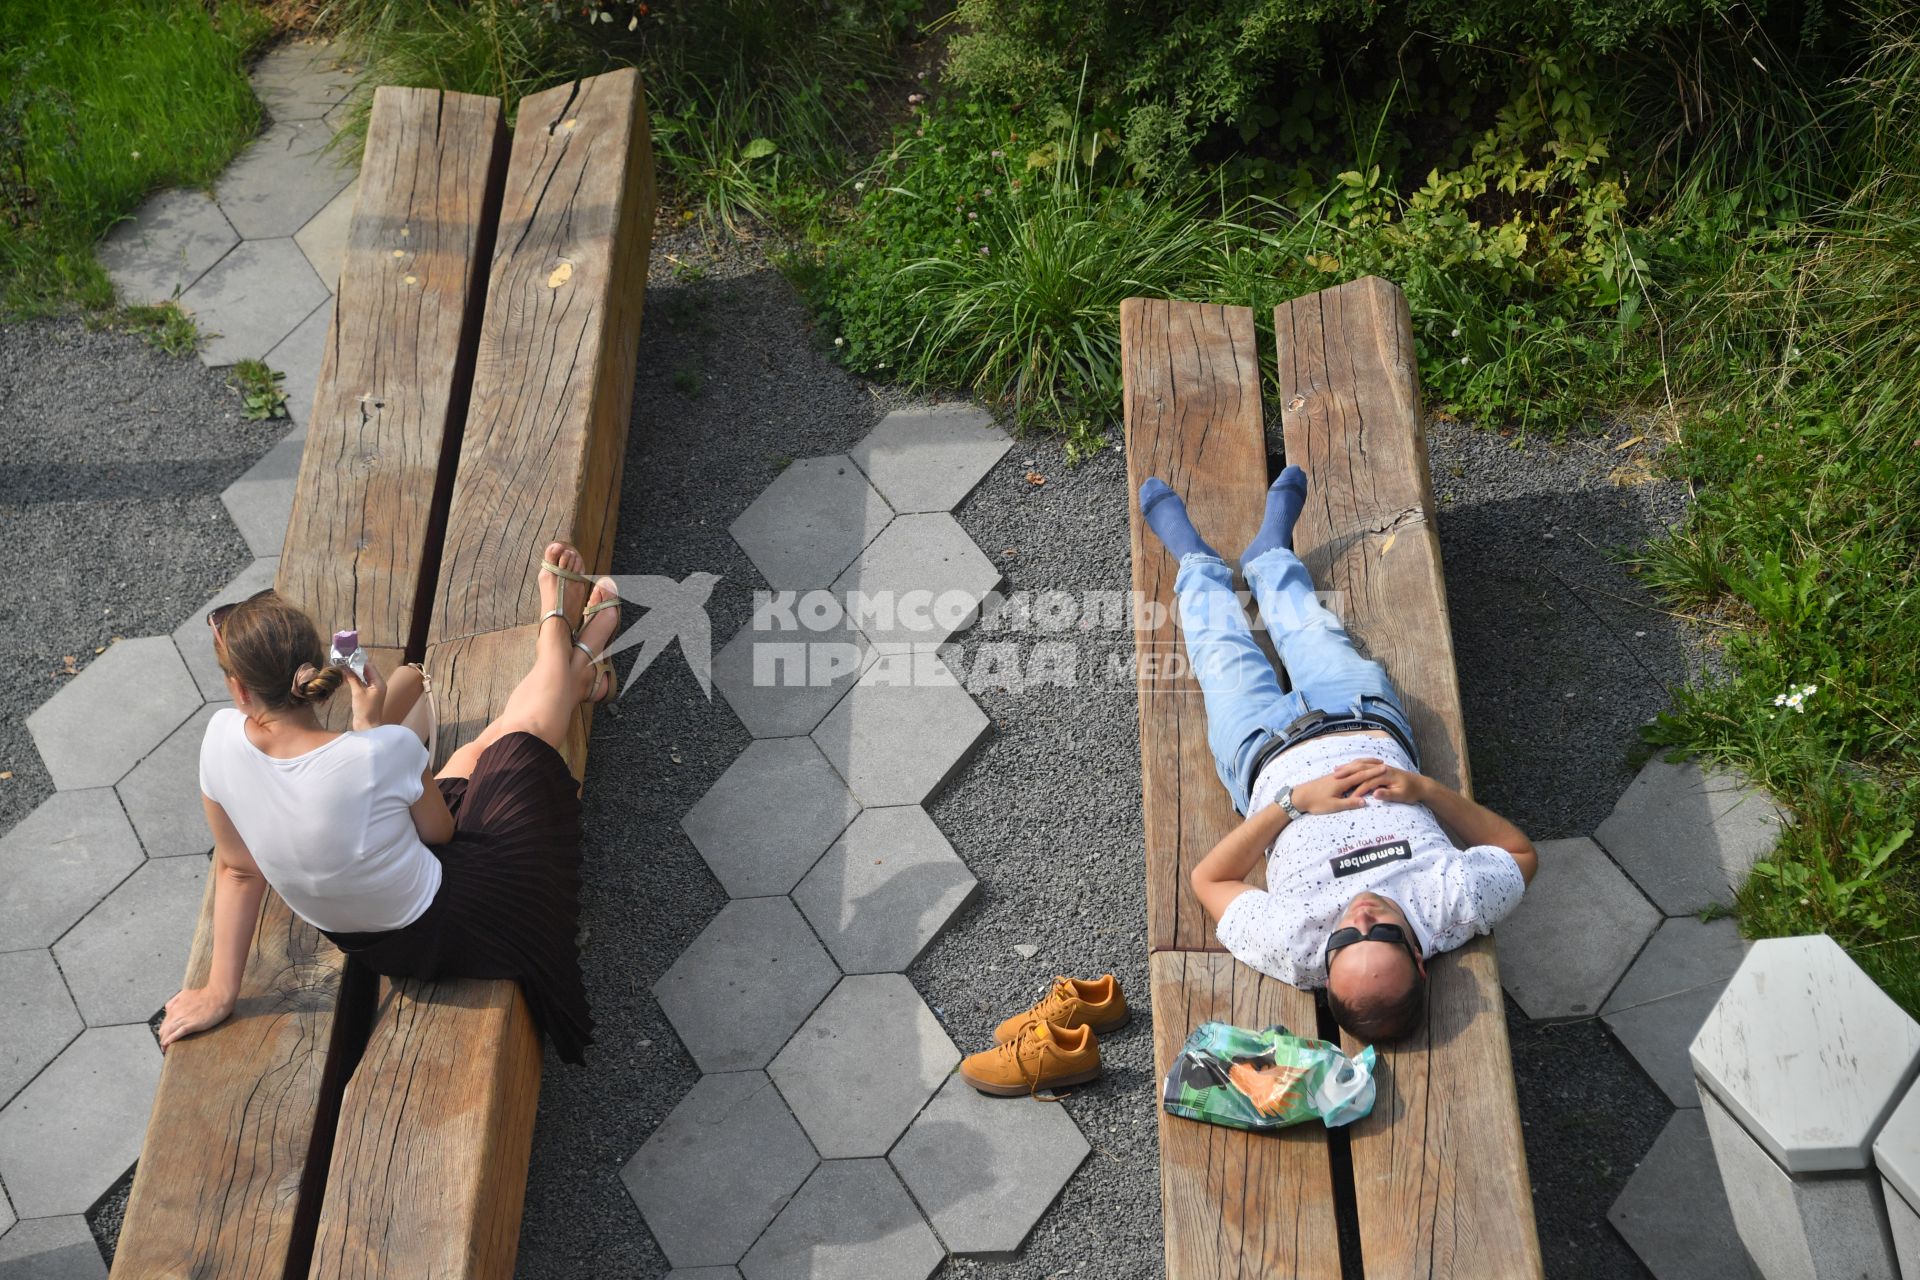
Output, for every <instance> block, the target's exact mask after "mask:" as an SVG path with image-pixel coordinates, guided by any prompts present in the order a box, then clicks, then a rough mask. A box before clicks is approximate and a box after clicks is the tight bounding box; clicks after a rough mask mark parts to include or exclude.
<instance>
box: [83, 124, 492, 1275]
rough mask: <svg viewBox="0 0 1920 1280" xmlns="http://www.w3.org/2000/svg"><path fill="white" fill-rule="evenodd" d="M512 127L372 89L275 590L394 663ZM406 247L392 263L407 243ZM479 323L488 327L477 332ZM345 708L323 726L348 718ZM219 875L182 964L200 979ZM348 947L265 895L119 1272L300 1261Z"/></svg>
mask: <svg viewBox="0 0 1920 1280" xmlns="http://www.w3.org/2000/svg"><path fill="white" fill-rule="evenodd" d="M504 141H505V127H504V124H503V122H502V119H501V113H500V104H499V103H498V102H497V101H496V100H494V99H491V98H477V97H471V96H468V95H465V94H452V93H449V94H443V93H440V92H437V91H433V90H425V89H389V88H383V89H380V90H379V91H378V92H377V93H376V95H375V98H374V106H373V114H372V117H371V120H370V122H369V126H368V131H367V144H366V150H365V153H364V158H363V161H362V167H361V179H360V193H359V195H358V197H357V198H356V200H355V203H354V214H353V218H352V222H351V228H350V230H349V233H348V247H347V253H346V258H345V262H344V265H343V269H342V271H341V276H340V286H339V295H338V300H337V303H336V305H335V311H334V318H333V326H332V328H331V330H330V331H329V334H328V340H327V346H326V350H325V353H324V355H323V357H322V361H321V368H320V377H319V384H318V389H317V391H316V394H315V397H314V400H315V403H314V413H313V417H312V418H311V419H310V420H309V421H310V423H311V426H310V427H309V430H308V435H307V445H306V448H305V450H304V453H303V455H302V458H301V464H300V476H299V480H298V482H297V488H296V491H295V497H294V505H293V517H292V521H291V523H290V526H289V528H288V532H287V539H286V542H285V545H284V547H283V550H282V555H281V560H280V570H279V575H278V581H277V582H276V584H275V585H276V587H277V588H278V590H279V591H280V592H281V594H283V595H285V596H287V597H288V598H289V599H291V600H293V601H294V602H295V603H297V604H299V605H300V606H301V607H303V608H305V609H306V610H307V611H308V612H309V613H310V614H311V615H312V616H313V618H314V620H315V621H316V623H318V624H319V625H320V626H321V627H322V628H329V627H332V626H336V625H338V626H346V625H353V626H357V627H358V628H359V629H360V632H361V635H362V637H363V638H364V640H365V641H366V644H367V647H368V648H369V650H370V651H371V652H372V655H373V657H374V659H375V660H376V661H378V662H380V663H381V665H382V668H383V669H384V670H391V669H392V668H393V666H394V665H396V664H397V663H398V662H399V661H400V659H401V657H402V652H401V651H402V647H403V646H404V645H406V644H407V643H408V640H409V637H410V636H411V635H412V634H413V632H414V630H415V615H416V613H417V612H418V611H419V606H420V598H419V597H420V594H421V586H422V582H421V570H422V567H423V566H429V565H431V564H432V557H433V554H434V551H435V548H434V547H433V545H432V544H431V539H430V529H431V527H432V520H431V516H432V509H433V501H434V496H435V489H436V484H437V483H438V481H439V478H440V476H441V474H442V469H443V460H444V459H443V453H444V448H445V446H446V445H447V444H448V443H450V435H449V431H450V428H457V423H458V420H459V416H460V414H461V413H462V412H463V411H464V388H465V386H466V384H467V380H468V377H469V374H468V370H469V369H470V368H471V364H472V356H473V343H474V339H475V337H476V336H477V332H478V326H477V312H478V307H477V305H472V306H470V305H469V304H470V303H474V302H475V300H476V293H477V290H478V288H479V285H480V281H481V275H480V272H481V271H482V270H483V269H484V266H485V249H486V246H487V245H488V244H489V243H490V241H491V234H492V217H491V210H492V208H493V206H494V204H495V203H496V202H497V199H498V196H497V189H498V184H499V180H500V178H501V176H502V174H503V173H504V167H505V166H504ZM396 251H397V252H399V253H400V255H401V256H400V257H398V258H396V257H395V256H394V255H395V253H396ZM470 314H472V315H473V316H474V317H475V319H473V320H469V319H468V317H469V315H470ZM349 711H350V708H349V706H348V700H347V698H346V697H345V696H344V695H342V696H341V697H338V698H335V699H334V700H333V702H332V703H331V704H330V706H329V708H328V717H327V719H328V723H329V724H331V725H332V726H334V727H344V726H345V723H346V719H347V716H348V714H349ZM212 892H213V885H212V880H211V878H210V879H209V882H208V888H207V896H206V899H205V901H204V903H203V905H202V910H201V916H200V924H199V927H198V930H197V932H196V934H195V937H194V943H193V948H192V951H191V954H190V958H189V959H188V962H187V972H186V977H185V982H186V985H189V986H198V985H201V984H203V983H204V982H205V981H206V980H207V974H208V970H209V968H210V965H211V961H212V955H211V910H212ZM341 973H342V961H341V956H340V953H339V952H338V951H337V950H335V949H334V947H333V945H332V944H331V943H328V942H327V941H326V940H325V939H324V938H322V937H321V936H320V934H319V933H318V931H316V930H314V929H313V928H311V927H310V926H308V925H307V924H305V923H304V922H303V921H301V920H300V919H299V918H298V917H297V916H295V915H294V914H293V913H292V911H290V910H289V909H288V907H287V905H286V904H285V903H284V902H283V901H281V899H280V897H279V895H277V894H274V893H272V892H271V891H269V892H268V894H267V895H266V900H265V901H264V903H263V904H262V907H261V914H260V924H259V926H258V929H257V932H256V937H255V941H254V946H253V950H252V952H251V954H250V955H249V957H248V960H247V966H246V969H245V972H244V976H243V978H242V985H241V996H240V1001H239V1004H238V1005H237V1007H236V1009H235V1011H234V1016H233V1017H232V1018H231V1019H229V1020H228V1021H227V1022H226V1023H224V1024H223V1025H221V1026H219V1027H217V1028H215V1029H213V1030H212V1031H209V1032H206V1033H204V1034H201V1035H198V1036H193V1037H190V1038H188V1039H186V1040H182V1041H180V1042H179V1043H177V1044H175V1045H174V1046H173V1047H172V1048H171V1049H169V1050H168V1052H167V1055H166V1059H165V1062H164V1065H163V1067H162V1070H161V1075H160V1085H159V1088H158V1090H157V1091H156V1093H155V1095H154V1107H153V1115H152V1119H151V1120H150V1122H149V1124H148V1127H147V1134H146V1141H145V1146H144V1147H143V1149H142V1152H141V1157H140V1173H139V1176H138V1177H137V1178H136V1179H135V1182H134V1186H133V1191H132V1195H131V1197H130V1199H129V1201H128V1205H127V1217H126V1223H125V1226H124V1227H123V1228H122V1230H121V1233H120V1242H119V1247H118V1250H117V1252H116V1254H115V1257H114V1266H113V1275H114V1276H115V1277H147V1276H153V1277H163V1276H164V1277H174V1276H180V1275H219V1276H222V1277H253V1276H260V1277H268V1276H271V1277H274V1278H275V1280H278V1278H279V1277H280V1276H282V1275H283V1274H286V1273H288V1271H289V1268H293V1269H294V1271H295V1272H296V1273H297V1272H300V1271H304V1270H305V1262H306V1253H307V1251H308V1250H309V1249H310V1247H311V1243H312V1229H313V1223H314V1218H315V1216H316V1215H317V1213H318V1207H319V1206H318V1194H317V1192H318V1185H319V1177H320V1175H321V1174H322V1173H323V1172H324V1171H325V1168H326V1159H327V1151H328V1145H329V1143H330V1142H331V1138H332V1108H333V1105H334V1100H335V1099H337V1098H338V1093H339V1081H338V1080H337V1079H336V1078H334V1077H335V1076H336V1075H337V1074H338V1073H339V1071H340V1069H341V1064H340V1057H341V1055H342V1054H343V1053H344V1052H345V1051H346V1049H345V1047H344V1046H342V1045H340V1044H338V1043H337V1040H338V1039H339V1036H338V1031H339V1029H338V1028H337V1027H336V1025H335V1012H336V998H337V996H338V993H339V990H340V985H341Z"/></svg>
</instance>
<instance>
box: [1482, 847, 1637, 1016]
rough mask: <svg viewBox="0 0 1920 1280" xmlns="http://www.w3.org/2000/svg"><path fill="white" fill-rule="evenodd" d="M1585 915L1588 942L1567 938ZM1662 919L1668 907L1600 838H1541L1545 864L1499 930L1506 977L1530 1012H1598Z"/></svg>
mask: <svg viewBox="0 0 1920 1280" xmlns="http://www.w3.org/2000/svg"><path fill="white" fill-rule="evenodd" d="M1569 921H1578V922H1579V928H1580V945H1579V946H1577V947H1570V946H1568V945H1567V929H1568V922H1569ZM1659 923H1660V913H1659V912H1658V911H1656V910H1655V909H1654V907H1653V904H1652V903H1650V902H1648V901H1647V899H1646V897H1645V895H1643V894H1642V893H1641V892H1640V891H1639V890H1638V889H1636V888H1634V886H1633V882H1632V881H1631V880H1629V879H1627V877H1626V876H1625V875H1623V874H1622V873H1621V871H1620V868H1618V867H1616V866H1614V865H1613V863H1612V862H1611V861H1609V860H1608V858H1607V855H1606V854H1605V853H1604V852H1603V851H1602V850H1601V848H1600V846H1599V845H1596V844H1595V843H1594V842H1593V841H1591V840H1589V839H1587V838H1586V837H1585V836H1581V837H1579V838H1578V839H1574V840H1546V841H1543V842H1541V844H1540V872H1539V874H1538V875H1536V876H1534V878H1533V883H1532V884H1530V885H1528V886H1527V893H1526V896H1525V897H1523V898H1521V899H1520V905H1519V906H1518V907H1516V908H1515V909H1514V912H1513V914H1512V915H1510V916H1508V917H1507V918H1506V919H1505V920H1502V921H1501V922H1500V927H1499V928H1497V929H1495V930H1494V931H1493V941H1494V945H1495V947H1496V948H1498V951H1499V956H1500V980H1501V983H1502V985H1504V986H1505V987H1506V989H1507V994H1509V995H1511V996H1512V997H1513V998H1514V999H1515V1000H1516V1001H1518V1002H1519V1005H1520V1007H1521V1008H1522V1009H1523V1010H1525V1011H1526V1014H1527V1016H1528V1017H1529V1018H1533V1019H1536V1020H1541V1019H1545V1020H1552V1019H1556V1018H1574V1017H1579V1016H1580V1015H1582V1014H1590V1013H1595V1012H1597V1011H1598V1010H1599V1008H1600V1006H1601V1005H1602V1004H1604V1003H1605V1002H1606V999H1607V993H1608V992H1610V991H1612V990H1613V987H1614V984H1615V983H1617V982H1619V981H1620V975H1621V974H1623V973H1625V972H1626V971H1627V966H1628V965H1629V964H1631V963H1633V958H1634V956H1636V955H1638V954H1639V953H1640V948H1641V946H1642V945H1643V944H1644V943H1645V942H1646V940H1647V938H1648V937H1649V936H1650V935H1651V934H1652V933H1653V931H1654V928H1655V927H1656V926H1658V925H1659Z"/></svg>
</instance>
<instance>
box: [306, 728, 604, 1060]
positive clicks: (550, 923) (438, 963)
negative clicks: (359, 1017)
mask: <svg viewBox="0 0 1920 1280" xmlns="http://www.w3.org/2000/svg"><path fill="white" fill-rule="evenodd" d="M440 791H441V794H443V795H445V796H446V798H447V807H448V808H449V809H451V810H452V811H453V821H454V829H453V839H451V840H449V841H447V842H446V843H445V844H443V845H438V846H431V845H430V846H428V847H429V848H430V849H431V850H432V852H433V854H434V856H435V857H437V858H439V859H440V890H439V892H438V893H436V894H434V897H433V901H432V902H431V903H430V904H428V906H427V909H426V910H425V911H424V912H422V913H421V914H420V917H419V918H418V919H416V920H415V921H414V922H413V923H412V924H409V925H407V926H405V927H404V928H400V929H391V930H385V931H382V932H378V933H327V934H326V936H327V937H328V938H329V939H330V940H332V942H333V944H334V945H335V946H337V947H339V948H340V949H341V950H342V951H344V952H346V953H347V954H348V955H349V956H351V957H353V958H354V959H355V960H357V961H359V962H360V963H361V964H364V965H366V966H367V967H368V968H370V969H372V970H373V971H374V972H375V973H379V974H384V975H386V976H387V977H391V978H517V979H519V982H520V988H521V990H522V991H524V992H525V993H526V997H527V1005H528V1007H529V1009H530V1010H531V1011H532V1014H533V1021H534V1025H535V1026H536V1027H538V1028H539V1029H540V1030H541V1031H542V1032H543V1033H544V1034H545V1035H546V1036H547V1037H548V1038H550V1039H551V1040H552V1041H553V1047H554V1052H556V1053H558V1054H559V1055H560V1058H561V1060H562V1061H564V1062H572V1063H581V1062H584V1061H585V1060H586V1058H585V1053H584V1050H585V1049H586V1046H588V1045H589V1044H592V1043H593V1016H592V1014H591V1013H590V1012H589V1010H588V1008H587V990H586V983H585V980H584V979H583V978H582V976H581V972H580V945H579V940H578V933H579V920H580V795H579V783H578V782H576V781H575V780H574V777H573V774H572V772H571V771H570V770H569V769H568V768H567V762H566V761H565V760H563V759H561V757H560V753H559V752H558V751H555V750H554V749H553V748H552V747H551V746H550V745H548V744H547V743H545V742H543V741H541V740H540V739H539V738H537V737H535V736H534V735H532V734H530V733H513V734H508V735H507V736H506V737H504V738H501V739H500V740H499V741H498V742H495V743H494V744H493V745H492V746H490V747H488V748H487V749H486V751H484V752H482V753H481V756H480V759H479V761H478V762H477V763H476V764H475V766H474V770H473V776H472V777H470V778H442V779H440ZM321 932H323V933H326V931H325V930H322V931H321Z"/></svg>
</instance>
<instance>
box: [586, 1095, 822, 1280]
mask: <svg viewBox="0 0 1920 1280" xmlns="http://www.w3.org/2000/svg"><path fill="white" fill-rule="evenodd" d="M819 1163H820V1157H819V1156H817V1155H815V1154H814V1150H813V1147H812V1145H811V1144H810V1143H808V1141H807V1135H806V1134H805V1133H803V1132H801V1130H800V1125H799V1122H797V1121H796V1120H795V1119H794V1118H793V1116H792V1115H791V1114H790V1113H789V1112H788V1111H787V1106H786V1104H785V1103H784V1102H782V1101H781V1100H780V1095H779V1093H778V1092H777V1091H775V1089H774V1087H773V1083H772V1082H771V1081H769V1080H768V1079H767V1075H766V1073H765V1072H764V1071H742V1072H728V1073H724V1074H720V1075H707V1076H702V1077H701V1078H700V1079H699V1080H698V1081H697V1082H696V1083H695V1084H694V1086H693V1089H692V1090H691V1091H690V1092H689V1093H688V1094H687V1096H686V1097H685V1098H682V1099H681V1100H680V1105H679V1106H677V1107H675V1108H674V1109H673V1110H672V1111H671V1112H670V1113H668V1115H667V1118H666V1119H665V1120H664V1121H662V1122H661V1124H660V1127H659V1128H658V1129H656V1130H654V1131H653V1136H652V1137H650V1138H648V1139H647V1140H646V1143H645V1144H644V1145H642V1146H641V1148H640V1150H639V1151H638V1152H636V1153H635V1154H634V1157H633V1159H631V1160H629V1161H627V1165H626V1168H624V1169H623V1170H621V1172H620V1177H621V1180H622V1181H623V1182H625V1183H626V1184H627V1192H628V1194H630V1195H631V1196H632V1197H633V1202H634V1204H636V1205H638V1206H639V1208H640V1215H641V1217H643V1218H645V1219H646V1222H647V1227H648V1229H649V1230H651V1231H652V1232H653V1238H654V1239H655V1240H657V1241H658V1242H659V1244H660V1249H661V1252H663V1253H665V1254H666V1255H667V1261H668V1262H669V1263H671V1264H672V1265H673V1266H675V1267H685V1268H693V1267H731V1266H732V1265H733V1264H734V1263H736V1262H738V1261H740V1259H741V1257H742V1256H743V1255H744V1254H745V1253H746V1252H747V1249H748V1248H749V1246H751V1245H752V1244H753V1242H754V1241H755V1240H756V1239H757V1238H759V1235H760V1233H761V1232H762V1231H764V1230H765V1229H766V1227H767V1224H768V1223H770V1222H772V1221H773V1220H774V1217H775V1216H776V1215H777V1214H778V1213H779V1212H780V1211H781V1210H782V1209H783V1208H785V1207H786V1205H787V1202H788V1201H789V1200H790V1199H791V1198H792V1197H793V1193H794V1192H796V1191H798V1190H799V1189H800V1184H801V1183H803V1182H805V1181H806V1180H807V1176H808V1175H809V1174H811V1173H812V1172H813V1170H814V1167H815V1166H816V1165H818V1164H819ZM675 1274H678V1272H676V1273H675Z"/></svg>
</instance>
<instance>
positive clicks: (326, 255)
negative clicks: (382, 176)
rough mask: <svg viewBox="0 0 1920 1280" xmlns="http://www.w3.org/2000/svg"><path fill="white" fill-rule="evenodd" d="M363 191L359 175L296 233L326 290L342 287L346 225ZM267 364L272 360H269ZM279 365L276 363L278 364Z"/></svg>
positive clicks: (335, 291) (349, 221)
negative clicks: (361, 190) (341, 270)
mask: <svg viewBox="0 0 1920 1280" xmlns="http://www.w3.org/2000/svg"><path fill="white" fill-rule="evenodd" d="M359 195H360V179H358V178H355V179H354V180H353V181H352V182H349V183H348V184H347V185H346V186H345V187H342V188H341V190H340V194H339V195H337V196H335V197H334V198H333V199H331V200H329V201H327V204H326V207H325V208H323V209H322V210H320V212H318V213H316V214H314V215H313V216H312V217H311V218H308V219H307V225H306V226H304V227H301V228H300V230H299V231H297V232H295V233H294V236H293V242H294V243H295V244H297V245H299V246H300V252H302V253H304V254H306V255H307V261H308V263H310V264H311V265H312V267H313V273H314V274H315V275H317V276H319V277H320V283H321V284H324V285H326V286H327V292H329V293H338V292H339V291H340V268H341V266H342V264H343V263H344V262H345V261H346V257H347V227H348V225H349V224H350V223H351V222H352V221H353V202H354V201H355V200H356V199H357V198H358V197H359ZM267 363H268V364H272V363H273V362H272V361H271V360H269V361H268V362H267ZM276 367H277V366H276Z"/></svg>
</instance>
